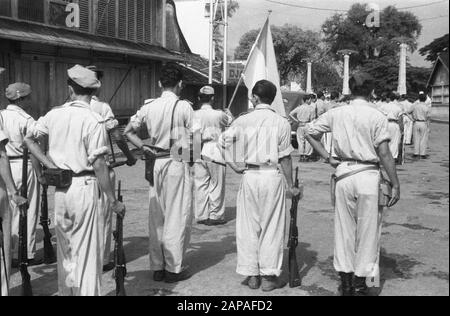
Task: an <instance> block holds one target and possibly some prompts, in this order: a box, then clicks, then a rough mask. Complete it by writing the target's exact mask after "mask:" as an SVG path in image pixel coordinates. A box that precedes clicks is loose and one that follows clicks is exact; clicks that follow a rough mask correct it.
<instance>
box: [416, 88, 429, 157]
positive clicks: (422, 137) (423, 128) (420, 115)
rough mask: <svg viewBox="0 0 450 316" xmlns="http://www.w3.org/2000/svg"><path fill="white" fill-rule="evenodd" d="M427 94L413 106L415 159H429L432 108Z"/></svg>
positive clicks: (421, 96) (420, 97)
mask: <svg viewBox="0 0 450 316" xmlns="http://www.w3.org/2000/svg"><path fill="white" fill-rule="evenodd" d="M426 102H427V98H426V96H425V94H422V95H420V96H419V102H418V103H415V104H414V105H413V109H412V117H413V120H414V157H415V158H418V157H420V158H422V159H427V158H428V155H427V152H428V138H429V135H430V128H429V126H430V117H431V108H430V107H429V106H428V104H427V103H426Z"/></svg>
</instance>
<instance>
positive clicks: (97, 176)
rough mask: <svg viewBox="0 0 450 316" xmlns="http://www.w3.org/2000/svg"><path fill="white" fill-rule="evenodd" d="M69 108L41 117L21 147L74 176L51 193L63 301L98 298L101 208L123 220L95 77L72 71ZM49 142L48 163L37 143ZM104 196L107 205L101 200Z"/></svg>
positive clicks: (76, 68)
mask: <svg viewBox="0 0 450 316" xmlns="http://www.w3.org/2000/svg"><path fill="white" fill-rule="evenodd" d="M68 77H69V79H68V86H69V93H70V100H71V101H70V102H68V103H66V104H64V105H62V106H58V107H54V108H53V109H52V110H51V111H50V112H49V113H47V115H45V116H44V117H41V118H40V119H39V120H38V122H37V123H36V124H35V127H34V129H33V130H31V131H29V133H28V135H27V137H26V139H25V142H26V144H27V145H28V148H29V149H30V152H31V153H32V154H33V155H35V156H36V158H38V159H39V160H40V161H41V163H42V164H44V166H45V167H47V168H48V169H54V170H66V171H68V172H70V173H71V174H72V183H71V184H70V185H69V186H68V187H57V188H56V192H55V217H56V220H55V223H56V237H57V245H58V253H57V257H58V288H59V295H61V296H99V295H101V280H102V267H103V254H104V240H103V239H104V203H107V202H109V203H111V204H112V210H113V211H114V212H115V213H117V214H119V215H121V216H124V214H125V207H124V206H123V204H122V203H120V202H119V201H118V200H117V199H116V197H115V192H114V189H113V185H112V183H111V180H110V177H109V170H108V166H107V164H106V161H105V155H106V154H108V151H109V149H108V140H107V133H106V128H105V125H104V123H103V119H102V118H101V117H100V116H99V115H98V114H97V113H95V112H94V111H92V109H91V107H90V102H91V98H92V95H94V93H95V91H96V89H98V88H100V86H101V83H100V81H99V80H98V79H97V77H96V75H95V73H94V72H93V71H91V70H89V69H86V68H84V67H82V66H79V65H76V66H74V67H73V68H71V69H69V70H68ZM42 138H48V144H49V145H48V147H49V150H48V157H47V156H46V155H45V154H44V153H43V151H42V150H41V149H40V148H39V146H38V145H37V143H36V141H38V140H39V139H42ZM100 192H104V193H105V194H106V195H107V197H108V201H104V200H103V195H102V194H100Z"/></svg>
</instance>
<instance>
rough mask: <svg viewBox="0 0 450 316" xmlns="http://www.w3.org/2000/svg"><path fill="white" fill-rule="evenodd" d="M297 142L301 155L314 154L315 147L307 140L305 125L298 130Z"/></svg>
mask: <svg viewBox="0 0 450 316" xmlns="http://www.w3.org/2000/svg"><path fill="white" fill-rule="evenodd" d="M297 142H298V152H299V154H300V156H311V155H312V154H313V148H312V146H311V144H310V143H309V142H308V141H307V140H306V134H305V130H304V127H299V128H298V130H297Z"/></svg>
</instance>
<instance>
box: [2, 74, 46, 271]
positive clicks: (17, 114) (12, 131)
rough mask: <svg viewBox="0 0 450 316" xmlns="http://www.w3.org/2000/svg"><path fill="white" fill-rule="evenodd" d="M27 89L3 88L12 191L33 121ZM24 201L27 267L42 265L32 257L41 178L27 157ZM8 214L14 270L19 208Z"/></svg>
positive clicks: (38, 168) (34, 162)
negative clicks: (24, 144)
mask: <svg viewBox="0 0 450 316" xmlns="http://www.w3.org/2000/svg"><path fill="white" fill-rule="evenodd" d="M30 94H31V87H30V86H29V85H27V84H25V83H20V82H18V83H14V84H11V85H9V86H8V88H6V93H5V96H6V98H7V99H8V101H9V105H8V106H7V107H6V109H5V110H3V111H0V116H1V118H2V119H3V122H4V125H3V128H4V132H5V133H6V136H7V137H8V139H9V142H8V144H7V145H6V153H7V155H8V158H9V161H10V163H11V171H12V175H13V179H14V182H15V184H16V187H18V188H20V187H21V186H22V162H23V142H24V138H25V136H26V133H27V130H30V129H32V128H33V126H34V124H35V120H34V119H33V118H32V117H31V116H30V115H29V114H28V113H27V112H26V110H27V109H28V108H29V106H30ZM27 173H28V182H27V184H26V185H27V187H28V199H29V201H30V202H29V208H28V213H27V216H28V217H27V220H28V225H27V249H28V253H27V256H28V264H29V265H30V266H33V265H39V264H42V262H43V260H35V255H36V229H37V225H38V221H39V201H40V196H39V186H40V184H39V181H38V178H40V176H41V166H40V164H39V161H37V160H36V158H34V157H33V156H31V161H29V162H28V171H27ZM10 206H11V210H12V216H13V217H12V230H11V234H12V244H11V245H12V250H13V257H14V258H15V261H14V260H13V262H15V263H14V264H13V266H14V267H17V265H18V263H17V258H18V251H19V221H20V208H19V207H18V206H17V205H16V204H15V203H14V202H13V201H11V202H10Z"/></svg>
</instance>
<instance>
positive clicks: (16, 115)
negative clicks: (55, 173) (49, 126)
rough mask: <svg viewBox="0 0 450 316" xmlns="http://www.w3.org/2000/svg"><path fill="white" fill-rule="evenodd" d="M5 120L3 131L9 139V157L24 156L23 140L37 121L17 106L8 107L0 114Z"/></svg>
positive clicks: (7, 148)
mask: <svg viewBox="0 0 450 316" xmlns="http://www.w3.org/2000/svg"><path fill="white" fill-rule="evenodd" d="M0 116H1V117H2V119H3V131H4V133H5V134H6V137H7V138H8V139H9V142H8V144H7V145H6V153H7V155H8V156H9V157H18V156H22V155H23V148H22V145H23V140H24V138H25V136H26V133H27V131H29V130H31V129H32V128H33V126H34V124H35V120H34V119H33V118H32V117H31V116H30V115H29V114H28V113H27V112H25V111H24V110H23V109H22V108H20V107H19V106H17V105H13V104H11V105H8V107H7V108H6V110H3V111H1V112H0Z"/></svg>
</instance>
